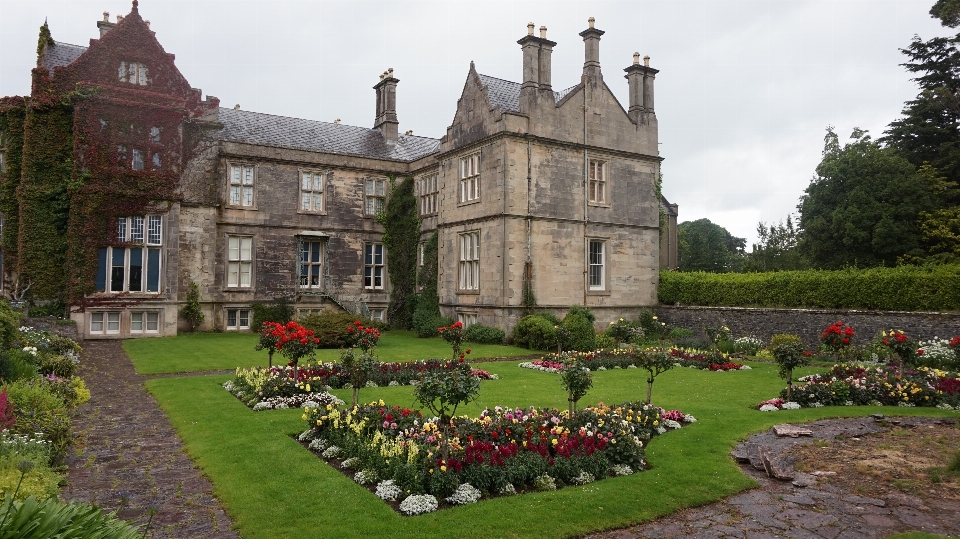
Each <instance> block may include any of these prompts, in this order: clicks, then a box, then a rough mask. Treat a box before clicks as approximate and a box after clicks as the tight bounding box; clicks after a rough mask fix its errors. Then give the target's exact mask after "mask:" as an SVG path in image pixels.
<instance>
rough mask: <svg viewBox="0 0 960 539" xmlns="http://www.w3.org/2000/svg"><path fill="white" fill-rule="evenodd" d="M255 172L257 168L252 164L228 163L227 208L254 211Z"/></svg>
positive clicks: (255, 192) (255, 196)
mask: <svg viewBox="0 0 960 539" xmlns="http://www.w3.org/2000/svg"><path fill="white" fill-rule="evenodd" d="M257 172H258V171H257V166H256V165H254V164H252V163H228V166H227V205H228V206H231V207H234V208H243V209H256V205H257Z"/></svg>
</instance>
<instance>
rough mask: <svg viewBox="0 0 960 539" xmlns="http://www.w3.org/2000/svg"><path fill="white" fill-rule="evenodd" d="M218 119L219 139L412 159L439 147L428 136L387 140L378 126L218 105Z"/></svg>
mask: <svg viewBox="0 0 960 539" xmlns="http://www.w3.org/2000/svg"><path fill="white" fill-rule="evenodd" d="M220 123H222V124H223V129H222V130H221V131H220V134H219V138H220V140H224V141H231V142H244V143H248V144H258V145H261V146H272V147H276V148H289V149H293V150H306V151H311V152H324V153H335V154H344V155H356V156H360V157H370V158H374V159H386V160H390V161H413V160H415V159H419V158H421V157H424V156H427V155H430V154H432V153H434V152H436V151H437V150H438V149H439V148H440V141H439V140H437V139H432V138H428V137H417V136H414V135H400V136H399V137H398V140H397V141H396V142H395V143H389V142H387V140H386V139H385V138H384V137H383V134H382V133H380V131H379V130H377V129H368V128H366V127H356V126H352V125H343V124H334V123H328V122H318V121H315V120H303V119H300V118H289V117H286V116H274V115H272V114H261V113H259V112H250V111H246V110H235V109H228V108H221V109H220Z"/></svg>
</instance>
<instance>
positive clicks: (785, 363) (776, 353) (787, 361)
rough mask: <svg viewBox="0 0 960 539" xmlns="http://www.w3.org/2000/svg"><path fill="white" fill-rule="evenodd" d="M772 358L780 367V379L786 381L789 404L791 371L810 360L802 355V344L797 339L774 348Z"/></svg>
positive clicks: (791, 386) (791, 384)
mask: <svg viewBox="0 0 960 539" xmlns="http://www.w3.org/2000/svg"><path fill="white" fill-rule="evenodd" d="M773 358H774V359H775V360H776V361H777V365H779V366H780V372H779V374H780V378H783V379H785V380H786V381H787V401H788V402H789V401H790V400H791V399H792V396H791V391H792V390H793V369H795V368H797V367H802V366H804V365H806V364H807V363H810V358H809V357H808V356H807V355H805V354H804V353H803V343H802V342H800V339H799V338H798V339H797V340H796V341H789V342H784V343H781V344H778V345H776V346H774V347H773Z"/></svg>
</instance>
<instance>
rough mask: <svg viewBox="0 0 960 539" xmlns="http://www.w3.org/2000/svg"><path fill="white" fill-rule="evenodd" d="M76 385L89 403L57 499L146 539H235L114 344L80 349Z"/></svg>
mask: <svg viewBox="0 0 960 539" xmlns="http://www.w3.org/2000/svg"><path fill="white" fill-rule="evenodd" d="M83 347H84V352H83V357H82V361H81V363H80V372H79V375H80V377H82V378H83V380H84V382H85V383H86V384H87V387H88V388H89V389H90V393H91V398H90V401H89V402H87V403H86V404H84V405H82V406H81V407H80V408H79V410H78V413H77V416H76V417H75V418H74V431H75V432H76V434H77V436H78V438H77V440H76V447H75V448H74V449H73V450H71V452H70V454H69V456H68V458H67V465H68V466H69V467H70V473H69V476H68V485H67V486H66V487H65V488H64V489H63V497H64V498H65V499H68V500H78V501H85V502H92V503H96V504H97V505H99V506H101V507H104V508H105V509H107V510H114V509H119V510H120V511H119V516H120V517H121V518H124V519H126V520H129V521H132V522H135V523H138V524H143V523H146V522H147V520H148V518H149V513H150V511H151V509H154V510H156V511H157V513H156V515H155V516H154V517H153V522H152V524H151V527H150V532H149V535H148V536H149V537H153V538H156V539H168V538H169V539H173V538H177V539H194V538H196V539H200V538H204V539H236V538H237V537H238V535H237V534H236V533H235V532H233V531H232V530H231V529H230V528H231V525H230V519H229V518H227V515H226V513H224V511H223V508H222V507H221V505H220V502H219V500H217V499H216V498H214V497H213V495H212V491H213V488H212V485H211V484H210V481H208V480H207V478H206V477H204V476H203V475H202V474H201V472H200V470H198V469H196V468H195V467H194V465H193V462H192V461H191V460H190V458H189V457H188V456H187V454H186V453H185V452H184V449H183V444H182V443H181V441H180V438H179V437H178V436H177V433H176V431H175V430H174V429H173V427H172V426H171V425H170V422H169V421H167V417H166V415H164V413H163V412H162V411H161V410H160V406H159V405H157V402H156V401H155V400H154V398H153V396H152V395H150V394H149V393H147V391H146V389H145V388H144V385H143V383H144V380H145V379H146V378H145V377H143V376H140V375H138V374H137V373H136V371H135V370H134V368H133V364H132V363H131V362H130V359H129V358H128V357H127V355H126V354H125V353H124V352H123V349H122V348H121V347H120V342H119V341H87V342H85V343H84V344H83Z"/></svg>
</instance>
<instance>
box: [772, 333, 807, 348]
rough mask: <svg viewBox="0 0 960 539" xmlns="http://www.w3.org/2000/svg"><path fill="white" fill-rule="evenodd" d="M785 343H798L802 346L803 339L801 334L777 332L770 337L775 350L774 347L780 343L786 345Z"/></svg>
mask: <svg viewBox="0 0 960 539" xmlns="http://www.w3.org/2000/svg"><path fill="white" fill-rule="evenodd" d="M785 344H787V345H792V344H798V345H800V346H801V347H802V346H803V340H802V339H800V336H799V335H792V334H790V333H777V334H776V335H774V336H773V337H771V338H770V349H771V350H773V349H774V348H776V347H778V346H780V345H785Z"/></svg>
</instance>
